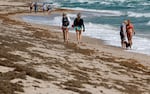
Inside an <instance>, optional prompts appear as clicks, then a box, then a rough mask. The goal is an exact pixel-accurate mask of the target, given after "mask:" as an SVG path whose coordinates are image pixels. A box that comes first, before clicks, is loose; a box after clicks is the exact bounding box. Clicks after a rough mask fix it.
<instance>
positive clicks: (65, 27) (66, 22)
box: [62, 13, 71, 43]
mask: <svg viewBox="0 0 150 94" xmlns="http://www.w3.org/2000/svg"><path fill="white" fill-rule="evenodd" d="M70 21H71V20H70V18H69V17H68V16H67V14H66V13H63V15H62V31H63V38H64V43H66V42H67V43H68V37H69V34H68V33H69V24H70Z"/></svg>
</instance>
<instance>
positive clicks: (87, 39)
mask: <svg viewBox="0 0 150 94" xmlns="http://www.w3.org/2000/svg"><path fill="white" fill-rule="evenodd" d="M63 11H65V12H68V13H69V12H70V13H72V12H73V13H77V12H78V11H76V10H68V9H66V10H65V9H63ZM63 11H61V9H60V10H59V9H58V10H57V11H54V12H52V13H57V14H60V15H61V13H63ZM35 15H37V16H45V14H43V13H42V12H39V13H36V14H35V13H31V14H30V13H21V14H16V15H12V16H11V17H9V18H12V19H14V20H16V21H20V22H25V21H23V19H21V17H22V16H35ZM47 15H48V14H47ZM25 23H27V24H30V25H32V26H34V27H40V28H42V29H47V30H50V32H51V31H52V30H53V32H56V33H60V36H62V35H61V33H62V31H61V28H60V27H59V26H51V25H42V24H35V23H30V22H25ZM83 33H84V32H83ZM69 34H70V36H71V37H70V38H72V37H73V39H71V40H70V41H69V42H76V39H75V33H72V32H69ZM82 41H83V43H84V46H85V45H88V44H89V46H90V47H92V45H95V46H96V47H93V48H94V49H95V48H98V47H101V48H103V47H104V48H108V49H114V50H116V51H119V54H117V56H121V57H123V58H128V59H129V58H133V59H136V60H138V59H139V58H136V57H141V56H142V57H143V55H144V56H145V58H146V60H144V59H142V60H141V61H145V62H148V61H149V60H150V59H149V55H147V54H143V53H138V52H132V51H128V50H126V49H122V48H121V47H116V46H113V45H109V44H106V43H105V42H104V41H103V40H102V39H97V38H91V37H90V36H83V38H82ZM95 41H96V43H94V42H95ZM79 46H82V45H79ZM97 50H99V49H97ZM105 51H106V49H105ZM107 52H108V53H109V51H107ZM110 53H112V50H110ZM113 53H116V52H115V51H113ZM122 54H123V55H122ZM128 54H130V55H131V56H128ZM124 55H125V56H124ZM142 63H144V62H142ZM142 63H141V64H142ZM146 66H149V67H150V64H149V63H147V64H146Z"/></svg>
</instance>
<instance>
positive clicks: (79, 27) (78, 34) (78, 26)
mask: <svg viewBox="0 0 150 94" xmlns="http://www.w3.org/2000/svg"><path fill="white" fill-rule="evenodd" d="M73 26H74V28H75V30H76V37H77V41H78V44H79V43H80V40H81V34H82V30H83V32H84V31H85V27H84V21H83V19H81V14H80V13H78V14H77V18H76V19H75V20H74V23H73Z"/></svg>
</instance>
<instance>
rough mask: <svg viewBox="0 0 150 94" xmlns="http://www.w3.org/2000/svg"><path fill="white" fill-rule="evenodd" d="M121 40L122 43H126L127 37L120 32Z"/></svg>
mask: <svg viewBox="0 0 150 94" xmlns="http://www.w3.org/2000/svg"><path fill="white" fill-rule="evenodd" d="M120 38H121V41H122V42H123V41H125V35H124V33H123V32H120Z"/></svg>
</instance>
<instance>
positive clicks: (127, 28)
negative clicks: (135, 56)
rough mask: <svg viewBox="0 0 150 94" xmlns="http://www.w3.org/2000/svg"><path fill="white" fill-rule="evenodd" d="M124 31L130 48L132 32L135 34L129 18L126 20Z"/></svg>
mask: <svg viewBox="0 0 150 94" xmlns="http://www.w3.org/2000/svg"><path fill="white" fill-rule="evenodd" d="M126 32H127V38H128V43H129V46H130V48H131V46H132V36H133V34H135V31H134V26H133V24H132V23H131V21H130V20H128V24H127V25H126Z"/></svg>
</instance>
